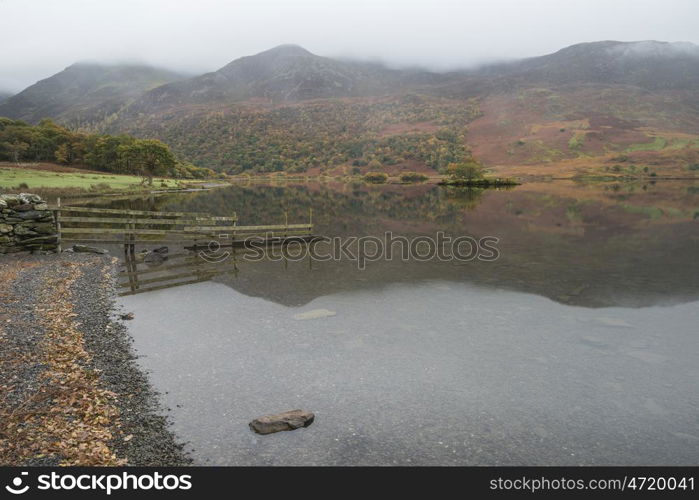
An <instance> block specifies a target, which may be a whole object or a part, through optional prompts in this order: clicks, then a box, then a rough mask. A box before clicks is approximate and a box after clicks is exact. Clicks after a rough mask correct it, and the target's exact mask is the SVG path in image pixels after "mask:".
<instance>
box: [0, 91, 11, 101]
mask: <svg viewBox="0 0 699 500" xmlns="http://www.w3.org/2000/svg"><path fill="white" fill-rule="evenodd" d="M10 97H12V92H2V91H0V102H2V101H5V100H7V99H9V98H10Z"/></svg>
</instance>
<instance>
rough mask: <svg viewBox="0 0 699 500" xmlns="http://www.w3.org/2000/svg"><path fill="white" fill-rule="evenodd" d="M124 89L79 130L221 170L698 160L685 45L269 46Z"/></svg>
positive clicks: (698, 60) (560, 169)
mask: <svg viewBox="0 0 699 500" xmlns="http://www.w3.org/2000/svg"><path fill="white" fill-rule="evenodd" d="M59 75H60V74H59ZM56 76H58V75H56ZM52 78H56V77H52ZM48 80H51V79H48ZM30 89H31V87H30ZM30 89H27V91H25V92H28V91H29V90H30ZM25 92H23V93H21V94H19V95H18V96H15V97H13V98H11V99H10V100H9V101H7V102H6V103H5V104H4V105H0V115H2V114H4V113H5V114H6V112H5V109H7V106H8V105H9V104H10V103H13V104H15V103H16V102H18V97H20V96H21V95H22V94H24V93H25ZM136 93H137V92H134V93H132V94H129V97H130V99H129V100H130V102H129V104H127V105H125V106H124V105H123V104H122V105H120V106H118V107H116V108H114V107H113V108H112V109H113V112H111V113H110V114H109V115H108V116H107V114H106V113H105V114H104V115H103V116H105V118H104V119H102V120H99V121H97V122H95V123H93V124H92V126H94V127H97V128H98V129H100V130H102V131H106V132H109V133H122V132H127V133H131V134H134V135H136V136H140V137H149V138H150V137H152V138H157V139H161V140H163V141H164V142H166V143H167V144H168V145H169V146H170V147H171V148H172V149H173V151H174V152H175V153H176V154H178V155H179V156H180V157H182V158H184V159H187V160H189V161H192V162H194V163H196V164H198V165H201V166H206V167H210V168H214V169H217V170H222V171H226V172H229V173H241V172H246V171H251V172H274V171H283V170H285V171H291V172H307V173H309V174H318V173H328V174H349V173H354V174H357V173H364V172H366V171H369V170H386V171H389V172H397V171H404V170H417V171H423V172H426V173H430V172H431V173H435V172H437V171H440V170H442V169H443V168H445V167H446V165H448V163H450V162H454V161H459V160H461V159H464V158H467V157H468V156H470V155H471V154H473V155H474V156H475V157H476V158H477V159H479V160H480V161H482V162H483V163H484V164H485V165H486V166H487V167H488V168H490V169H492V170H494V171H497V172H503V173H507V174H517V175H528V174H535V175H554V176H556V175H566V176H569V175H579V174H600V173H601V174H605V175H606V174H609V175H634V176H637V175H651V174H655V175H673V176H677V175H688V174H693V173H694V171H695V170H694V169H695V165H697V164H699V47H697V46H695V45H693V44H689V43H666V42H655V41H643V42H614V41H604V42H593V43H584V44H578V45H574V46H571V47H567V48H564V49H562V50H559V51H558V52H555V53H553V54H549V55H545V56H541V57H535V58H530V59H524V60H521V61H514V62H510V63H504V64H497V65H489V66H485V67H481V68H477V69H473V70H469V71H461V72H451V73H447V74H439V73H431V72H428V71H417V70H413V71H401V70H396V69H390V68H387V67H384V66H382V65H380V64H369V63H361V62H352V61H341V60H334V59H330V58H326V57H320V56H317V55H314V54H312V53H310V52H308V51H307V50H305V49H303V48H301V47H298V46H295V45H283V46H279V47H276V48H273V49H270V50H268V51H265V52H261V53H259V54H256V55H253V56H249V57H243V58H240V59H236V60H234V61H232V62H231V63H229V64H227V65H225V66H224V67H222V68H220V69H219V70H217V71H215V72H212V73H207V74H205V75H201V76H197V77H194V78H188V79H181V80H178V81H174V82H171V83H167V84H164V85H160V86H157V87H154V88H150V89H147V90H143V91H141V93H140V94H139V95H137V96H136V95H135V94H136ZM93 98H94V99H93ZM88 103H89V104H88ZM122 103H123V101H122ZM84 106H88V107H89V106H92V107H93V109H94V108H99V107H100V106H101V105H100V104H99V98H97V96H96V94H89V95H88V97H83V98H76V99H75V101H73V102H72V103H71V104H70V105H69V106H68V108H67V109H66V110H65V111H64V112H63V116H60V115H59V116H57V119H58V120H60V121H62V122H67V121H68V120H67V119H66V115H71V116H75V115H76V110H78V109H80V108H82V107H84ZM105 106H106V105H105ZM107 107H108V106H107ZM24 112H25V113H26V111H24Z"/></svg>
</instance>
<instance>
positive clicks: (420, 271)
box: [110, 181, 699, 307]
mask: <svg viewBox="0 0 699 500" xmlns="http://www.w3.org/2000/svg"><path fill="white" fill-rule="evenodd" d="M110 204H111V206H116V207H126V206H129V207H131V208H136V209H150V210H177V211H203V212H210V213H212V214H226V213H231V212H237V213H238V215H239V218H240V220H241V221H242V223H244V224H270V223H281V222H283V220H284V214H285V212H288V214H289V215H288V216H289V218H290V219H293V220H301V219H304V218H305V217H307V214H308V210H309V208H312V209H313V213H314V223H315V232H316V234H322V235H326V236H344V237H349V236H364V235H374V236H379V237H383V235H384V234H385V233H386V232H387V231H391V232H392V233H394V234H400V235H405V236H407V237H416V236H420V235H426V236H432V237H434V236H435V235H436V234H437V232H439V231H443V232H445V233H446V234H448V235H452V236H454V237H456V236H462V235H471V236H474V237H476V238H481V237H484V236H495V237H497V238H498V239H499V243H498V248H499V250H500V258H499V259H498V260H497V261H495V262H482V261H478V260H475V261H473V262H468V263H461V262H454V261H451V262H439V261H431V262H416V261H409V262H402V261H400V260H395V259H394V260H393V261H386V260H380V261H377V262H370V263H368V265H367V268H366V270H364V271H361V270H359V269H357V266H356V264H355V263H354V262H352V261H348V260H341V261H339V262H338V261H329V262H314V263H313V265H312V266H311V267H310V269H309V265H308V263H307V262H301V263H288V262H286V263H284V262H279V261H276V260H274V261H266V262H259V263H254V265H244V266H243V267H242V268H241V272H240V273H239V274H238V275H237V276H233V275H227V276H223V277H218V278H216V279H217V280H218V281H220V282H222V283H225V284H226V285H228V286H230V287H232V288H235V289H236V290H239V291H241V292H243V293H245V294H247V295H252V296H260V297H264V298H266V299H269V300H273V301H276V302H278V303H282V304H285V305H301V304H305V303H307V302H309V301H311V300H313V299H315V298H317V297H321V296H323V295H328V294H331V293H335V292H338V291H347V290H354V289H365V288H375V287H381V286H385V285H386V284H388V283H396V282H402V283H411V282H417V281H422V280H426V279H442V280H448V281H459V282H467V283H475V284H479V285H485V286H489V287H497V288H506V289H510V290H517V291H525V292H530V293H536V294H539V295H543V296H545V297H549V298H551V299H553V300H555V301H558V302H561V303H566V304H572V305H580V306H587V307H608V306H629V307H641V306H649V305H653V304H669V303H676V302H686V301H691V300H697V299H698V298H699V278H698V276H699V273H697V271H699V260H697V259H696V255H697V251H698V250H699V221H698V220H697V214H698V213H699V189H697V187H696V186H693V185H687V183H682V182H660V183H656V184H587V185H586V184H577V183H573V182H567V181H557V182H549V183H529V184H524V185H522V186H519V187H517V188H516V189H512V190H498V191H495V190H468V189H446V188H442V187H438V186H435V185H430V184H421V185H412V186H405V185H385V186H374V185H365V184H356V183H342V182H328V183H318V182H316V183H305V184H280V185H274V184H267V185H261V184H258V185H235V186H231V187H227V188H223V189H216V190H212V191H207V192H202V193H188V194H168V195H166V196H163V197H152V198H150V199H128V200H117V201H111V202H110ZM270 280H272V281H273V283H274V286H273V287H270V286H269V283H270Z"/></svg>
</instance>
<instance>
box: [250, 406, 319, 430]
mask: <svg viewBox="0 0 699 500" xmlns="http://www.w3.org/2000/svg"><path fill="white" fill-rule="evenodd" d="M313 420H315V415H314V414H313V413H311V412H310V411H305V410H291V411H285V412H284V413H277V414H275V415H265V416H264V417H258V418H256V419H255V420H253V421H252V422H250V424H249V425H250V429H252V430H253V431H254V432H256V433H257V434H272V433H274V432H281V431H293V430H296V429H300V428H301V427H308V426H309V425H311V424H312V423H313Z"/></svg>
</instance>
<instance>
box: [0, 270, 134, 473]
mask: <svg viewBox="0 0 699 500" xmlns="http://www.w3.org/2000/svg"><path fill="white" fill-rule="evenodd" d="M79 276H80V268H79V265H78V264H76V263H70V262H68V263H62V269H61V272H60V273H58V274H57V275H55V276H54V277H53V278H52V279H49V280H48V281H47V282H46V283H45V284H44V287H43V293H42V296H41V297H40V298H39V300H38V301H37V302H38V303H40V304H42V307H41V308H36V309H35V312H36V313H37V314H38V315H39V316H40V318H41V325H42V326H43V328H44V330H45V335H44V338H43V341H42V345H41V354H40V357H41V359H40V360H39V361H40V363H41V364H42V365H43V366H44V371H43V372H42V373H41V375H40V380H41V385H40V386H39V388H38V389H37V390H36V391H35V392H33V393H32V394H31V395H30V396H29V397H27V398H26V400H25V401H23V402H22V403H21V404H20V405H16V406H15V407H14V408H13V409H12V410H11V411H9V410H7V409H6V408H4V406H3V407H2V408H0V419H2V420H3V425H2V426H0V461H1V462H2V463H4V464H9V463H12V464H13V465H18V464H21V463H24V462H26V461H27V460H29V459H31V458H45V457H56V458H58V459H59V460H60V464H61V465H67V466H71V465H81V466H118V465H124V464H125V463H126V460H125V459H121V458H119V457H117V456H116V455H115V454H114V453H113V452H112V451H111V449H110V447H109V443H110V442H111V441H112V440H113V439H114V436H115V435H116V434H117V433H118V431H119V426H120V423H119V412H118V409H117V407H116V406H115V404H114V403H115V401H116V399H117V395H116V394H114V393H113V392H111V391H107V390H105V389H103V388H102V387H101V385H100V378H99V373H98V372H97V371H96V370H94V369H92V368H90V367H89V365H90V361H91V357H90V354H89V353H88V352H87V351H86V350H85V345H84V337H83V334H82V333H81V332H80V329H79V323H77V322H75V321H74V318H75V317H77V314H76V313H75V312H74V311H73V306H72V303H71V297H70V287H71V285H73V283H74V282H75V281H76V280H77V279H78V277H79ZM127 437H128V436H127ZM129 439H131V437H129ZM125 440H126V439H125Z"/></svg>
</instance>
